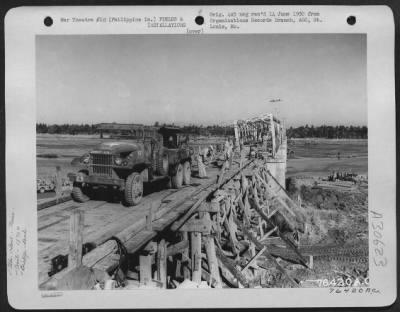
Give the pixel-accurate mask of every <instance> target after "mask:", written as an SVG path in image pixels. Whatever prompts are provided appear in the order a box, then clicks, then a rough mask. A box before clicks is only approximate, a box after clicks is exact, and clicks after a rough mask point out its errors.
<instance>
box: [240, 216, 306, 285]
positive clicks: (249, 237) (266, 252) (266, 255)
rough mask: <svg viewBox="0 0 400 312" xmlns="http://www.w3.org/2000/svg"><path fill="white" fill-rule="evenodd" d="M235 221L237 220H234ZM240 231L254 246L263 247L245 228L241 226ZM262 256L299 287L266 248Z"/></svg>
mask: <svg viewBox="0 0 400 312" xmlns="http://www.w3.org/2000/svg"><path fill="white" fill-rule="evenodd" d="M236 222H237V220H236ZM242 231H243V233H244V235H245V236H246V237H247V238H248V239H249V240H250V242H252V243H253V244H254V245H255V246H256V248H258V249H259V250H260V249H263V247H264V246H263V245H262V244H261V243H260V242H259V241H257V239H256V238H255V237H254V236H253V235H252V234H251V233H250V232H249V231H248V230H247V229H246V228H245V227H243V228H242ZM262 255H263V256H265V257H266V258H267V259H268V260H269V261H270V262H271V263H272V264H274V265H275V267H276V268H277V269H278V270H279V271H280V272H281V273H282V274H283V275H284V276H286V278H287V279H288V280H289V282H290V283H291V284H292V285H293V286H295V287H299V286H300V285H299V284H298V283H297V282H296V281H295V280H294V279H293V278H291V277H290V275H289V274H288V273H287V272H286V270H285V269H284V268H283V267H282V266H281V265H280V264H279V263H278V262H277V261H276V260H275V258H274V257H272V256H271V254H270V253H269V252H268V250H264V252H263V254H262Z"/></svg>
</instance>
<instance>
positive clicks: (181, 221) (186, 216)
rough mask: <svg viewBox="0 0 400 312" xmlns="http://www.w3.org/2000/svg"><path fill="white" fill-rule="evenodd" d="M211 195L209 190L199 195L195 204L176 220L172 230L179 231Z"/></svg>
mask: <svg viewBox="0 0 400 312" xmlns="http://www.w3.org/2000/svg"><path fill="white" fill-rule="evenodd" d="M208 196H209V193H208V192H203V194H202V195H201V196H200V197H199V199H198V200H197V201H196V202H195V203H194V204H193V206H192V207H191V208H190V209H189V210H188V211H187V212H186V213H185V214H184V215H183V216H182V217H181V218H180V219H179V220H178V221H175V222H174V223H173V224H172V226H171V230H172V231H173V232H175V231H177V230H178V229H179V228H180V227H181V226H182V225H183V224H184V223H185V222H186V221H187V219H189V218H190V217H191V216H192V214H193V213H195V212H196V210H197V208H199V206H200V205H201V203H202V202H203V201H204V200H206V198H207V197H208Z"/></svg>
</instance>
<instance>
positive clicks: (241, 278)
mask: <svg viewBox="0 0 400 312" xmlns="http://www.w3.org/2000/svg"><path fill="white" fill-rule="evenodd" d="M216 254H217V258H218V259H219V260H220V261H221V264H222V265H223V266H224V267H225V268H226V269H227V270H228V271H229V272H230V273H231V274H232V275H233V276H234V277H235V278H236V279H237V281H238V282H239V283H240V284H242V285H243V286H244V287H246V288H249V287H250V282H249V281H248V280H247V279H246V277H245V276H244V275H243V274H242V273H241V272H240V271H239V270H238V269H237V268H236V266H235V264H234V263H232V262H233V261H232V260H231V259H229V258H228V257H226V256H225V255H224V253H223V252H222V250H220V249H219V248H217V249H216Z"/></svg>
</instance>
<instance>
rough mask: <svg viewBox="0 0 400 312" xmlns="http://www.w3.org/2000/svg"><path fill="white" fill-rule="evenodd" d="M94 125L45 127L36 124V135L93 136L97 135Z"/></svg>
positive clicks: (41, 124)
mask: <svg viewBox="0 0 400 312" xmlns="http://www.w3.org/2000/svg"><path fill="white" fill-rule="evenodd" d="M96 127H97V126H96V125H89V124H81V125H78V124H62V125H47V124H44V123H37V124H36V133H49V134H94V133H98V131H97V130H96Z"/></svg>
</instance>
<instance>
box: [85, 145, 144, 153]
mask: <svg viewBox="0 0 400 312" xmlns="http://www.w3.org/2000/svg"><path fill="white" fill-rule="evenodd" d="M138 149H139V146H138V144H135V143H128V142H104V143H101V144H100V145H98V146H97V147H96V148H95V149H94V150H93V152H95V151H102V152H106V151H107V152H113V153H126V152H133V151H137V150H138Z"/></svg>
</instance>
